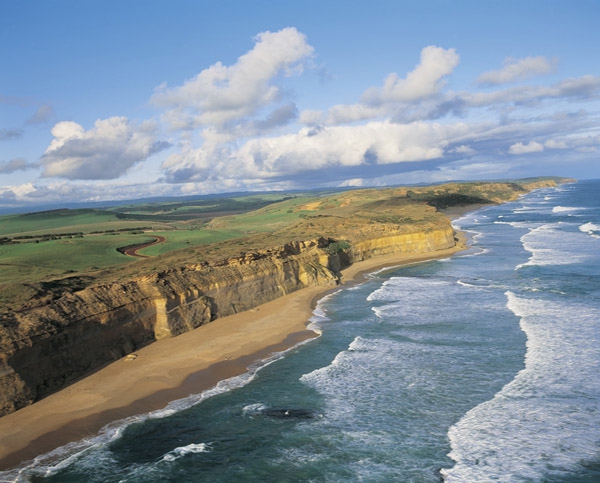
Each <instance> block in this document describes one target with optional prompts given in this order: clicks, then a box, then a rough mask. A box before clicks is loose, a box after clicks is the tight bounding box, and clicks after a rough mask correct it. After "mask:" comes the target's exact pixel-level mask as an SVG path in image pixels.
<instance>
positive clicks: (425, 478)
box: [0, 180, 600, 483]
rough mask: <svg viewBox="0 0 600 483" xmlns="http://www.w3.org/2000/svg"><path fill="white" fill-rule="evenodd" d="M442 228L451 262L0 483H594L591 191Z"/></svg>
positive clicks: (375, 286)
mask: <svg viewBox="0 0 600 483" xmlns="http://www.w3.org/2000/svg"><path fill="white" fill-rule="evenodd" d="M454 223H455V226H456V227H457V228H460V229H461V230H463V231H465V232H467V233H468V234H469V236H470V239H471V247H470V248H469V249H468V250H467V251H465V252H462V253H460V254H458V255H455V256H453V257H452V258H448V259H444V260H438V261H431V262H427V263H421V264H415V265H412V266H407V267H403V268H396V269H393V268H392V269H386V270H382V271H379V272H377V273H373V274H371V275H370V276H369V277H368V278H367V280H366V281H365V282H364V283H362V284H360V285H354V286H350V287H345V288H344V287H342V288H341V289H340V290H339V291H337V292H335V293H333V294H330V295H328V296H327V297H325V298H324V299H322V300H321V301H320V302H319V304H318V307H317V309H316V310H315V312H314V316H313V318H312V319H311V327H312V328H314V329H315V330H318V331H319V332H320V334H321V335H320V336H319V337H318V338H316V339H313V340H312V341H309V342H307V343H303V344H302V345H300V346H298V347H295V348H293V349H291V350H289V351H287V352H285V353H281V354H274V355H273V357H272V358H270V359H269V360H267V361H263V362H261V363H260V364H257V365H256V366H255V367H251V368H249V371H248V373H247V374H244V375H243V376H239V377H235V378H233V379H230V380H228V381H223V382H222V383H220V384H219V385H218V386H217V387H215V388H213V389H212V390H210V391H207V392H205V393H202V394H197V395H191V396H190V397H189V398H185V399H182V400H179V401H174V402H172V403H171V404H170V405H169V406H168V407H167V408H165V409H164V410H161V411H157V412H154V413H151V414H147V415H140V416H137V417H135V418H131V419H129V420H127V421H119V422H115V423H113V424H112V425H109V426H108V427H106V428H105V429H104V430H103V431H102V432H101V434H99V435H98V436H97V437H95V438H90V439H89V440H85V441H81V442H78V443H74V444H71V445H68V446H67V447H63V448H60V449H58V450H57V451H55V452H53V453H52V454H50V455H44V456H42V457H40V458H38V459H37V460H36V461H35V462H33V463H31V464H29V465H28V466H27V467H25V468H23V469H21V470H20V471H18V472H5V473H0V481H4V480H6V481H44V482H46V481H47V482H61V483H62V482H78V483H79V482H103V483H104V482H128V483H134V482H136V483H137V482H211V483H212V482H348V481H351V482H439V481H446V482H448V483H455V482H460V483H462V482H477V483H483V482H510V483H515V482H545V483H592V482H599V481H600V310H599V308H600V181H598V180H596V181H582V182H579V183H573V184H566V185H561V186H559V187H558V188H552V189H541V190H536V191H534V192H531V193H529V194H527V195H525V196H524V197H522V198H521V199H519V200H518V201H515V202H511V203H506V204H503V205H500V206H492V207H486V208H483V209H480V210H478V211H474V212H471V213H469V214H468V215H466V216H464V217H462V218H460V219H458V220H455V222H454ZM282 316H285V315H284V314H282ZM49 417H50V416H49Z"/></svg>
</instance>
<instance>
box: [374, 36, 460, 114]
mask: <svg viewBox="0 0 600 483" xmlns="http://www.w3.org/2000/svg"><path fill="white" fill-rule="evenodd" d="M458 61H459V56H458V54H457V53H456V51H455V50H454V49H447V50H446V49H442V48H441V47H436V46H433V45H430V46H428V47H425V48H424V49H423V50H421V61H420V63H419V64H418V65H417V66H416V67H415V68H414V70H412V71H411V72H409V73H408V74H407V76H406V77H405V78H404V79H401V78H399V77H398V75H397V74H395V73H393V74H390V75H388V77H387V78H386V79H385V81H384V83H383V87H377V88H371V89H368V90H367V91H366V92H365V93H364V94H363V96H362V101H363V103H365V104H369V105H379V104H382V103H386V102H412V101H416V100H419V99H423V98H426V97H429V96H432V95H434V94H437V93H438V92H439V91H440V90H441V89H442V87H443V86H444V85H445V82H444V81H443V78H444V77H445V76H447V75H448V74H450V73H451V72H452V71H453V70H454V68H455V67H456V66H457V65H458Z"/></svg>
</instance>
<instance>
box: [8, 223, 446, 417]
mask: <svg viewBox="0 0 600 483" xmlns="http://www.w3.org/2000/svg"><path fill="white" fill-rule="evenodd" d="M377 234H378V235H379V236H378V237H375V238H372V239H369V240H364V241H362V242H359V243H357V244H356V246H353V247H352V249H350V250H335V249H332V247H333V248H335V245H333V244H334V241H333V240H328V239H325V238H320V239H317V240H309V241H302V242H293V243H288V244H285V245H283V246H279V247H275V248H271V249H267V250H262V251H257V252H254V253H247V254H244V255H243V256H240V257H235V258H229V259H225V260H220V261H216V262H211V263H209V262H204V263H200V264H189V265H187V266H184V267H179V268H171V269H168V270H165V271H161V272H159V273H156V274H153V275H149V276H143V277H140V278H137V279H133V280H130V281H128V282H119V283H104V284H91V285H88V286H84V288H82V289H80V290H74V291H70V290H65V291H61V290H57V291H54V292H51V293H48V292H42V291H40V293H39V294H38V296H37V299H38V302H37V303H36V302H35V301H34V302H32V303H31V304H30V306H29V307H27V308H25V309H23V310H21V311H17V312H13V313H10V314H7V315H5V320H4V321H3V322H4V323H3V326H4V331H3V334H2V339H1V340H2V347H1V355H0V388H1V390H0V415H4V414H8V413H10V412H12V411H15V410H16V409H18V408H20V407H23V406H25V405H27V404H31V403H32V402H34V401H36V400H38V399H40V398H42V397H44V396H46V395H48V394H49V393H51V392H53V391H56V390H58V389H60V388H61V387H64V386H65V385H67V384H69V383H72V382H73V381H75V380H77V379H79V378H81V377H83V376H85V375H86V374H89V373H91V372H92V371H94V370H97V369H98V368H100V367H102V366H103V365H106V364H108V363H110V362H112V361H115V360H117V359H119V358H121V357H123V356H125V355H126V354H129V353H131V352H133V351H135V350H136V349H138V348H140V347H142V346H144V345H147V344H149V343H151V342H153V341H154V340H157V339H161V338H164V337H171V336H176V335H178V334H181V333H182V332H185V331H188V330H192V329H194V328H196V327H199V326H200V325H202V324H205V323H208V322H210V321H211V320H213V319H215V318H217V317H224V316H227V315H230V314H233V313H236V312H241V311H245V310H248V309H251V308H253V307H255V306H257V305H260V304H262V303H264V302H267V301H269V300H273V299H274V298H277V297H279V296H281V295H284V294H287V293H291V292H294V291H296V290H300V289H302V288H304V287H309V286H332V287H333V286H335V285H336V284H337V283H339V281H340V270H341V269H342V268H343V267H345V266H347V265H348V264H351V263H353V262H354V261H358V260H363V259H366V258H370V257H374V256H379V255H382V254H389V253H407V252H429V251H434V250H440V249H444V248H449V247H451V246H453V245H454V233H453V230H452V227H451V226H450V224H449V223H448V224H446V225H445V226H442V227H441V228H438V229H435V230H430V231H429V232H428V233H417V232H415V233H404V234H399V233H394V230H390V229H388V230H386V231H382V232H380V233H377ZM70 282H72V283H71V284H69V285H70V286H73V285H74V286H77V285H78V284H77V282H78V281H77V280H76V279H74V280H71V281H70ZM62 285H63V286H64V285H67V284H65V283H63V284H62ZM81 285H85V283H81Z"/></svg>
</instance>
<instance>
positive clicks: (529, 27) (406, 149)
mask: <svg viewBox="0 0 600 483" xmlns="http://www.w3.org/2000/svg"><path fill="white" fill-rule="evenodd" d="M599 21H600V0H593V1H591V0H578V1H576V2H574V1H572V0H564V1H558V0H518V1H513V0H502V1H499V0H498V1H496V0H464V1H462V0H415V1H412V0H406V1H403V0H370V1H368V2H367V1H358V0H343V1H342V0H330V1H328V0H319V1H314V0H303V1H295V0H288V1H281V2H276V1H273V0H218V1H217V0H213V1H208V0H177V1H167V0H162V1H158V0H101V1H98V0H85V1H82V0H68V1H67V0H52V1H49V0H37V1H34V0H2V2H0V209H9V208H14V207H28V206H40V205H42V206H43V205H61V204H69V203H73V202H87V201H96V202H97V201H101V202H102V201H109V200H124V199H140V198H148V197H156V196H190V195H205V194H214V193H226V192H241V191H270V190H294V189H309V188H323V187H372V186H387V185H402V184H404V185H406V184H417V183H438V182H443V181H452V180H499V179H513V178H523V177H531V176H567V177H575V178H577V179H593V178H600V162H599V149H600V29H599V28H598V23H599Z"/></svg>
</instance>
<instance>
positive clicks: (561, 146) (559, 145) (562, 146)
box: [544, 139, 568, 149]
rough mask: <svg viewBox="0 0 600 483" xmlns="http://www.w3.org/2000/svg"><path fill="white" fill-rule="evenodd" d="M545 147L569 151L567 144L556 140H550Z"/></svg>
mask: <svg viewBox="0 0 600 483" xmlns="http://www.w3.org/2000/svg"><path fill="white" fill-rule="evenodd" d="M544 147H545V148H548V149H567V148H568V146H567V143H566V142H565V141H558V140H555V139H549V140H548V141H546V142H545V143H544Z"/></svg>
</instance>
